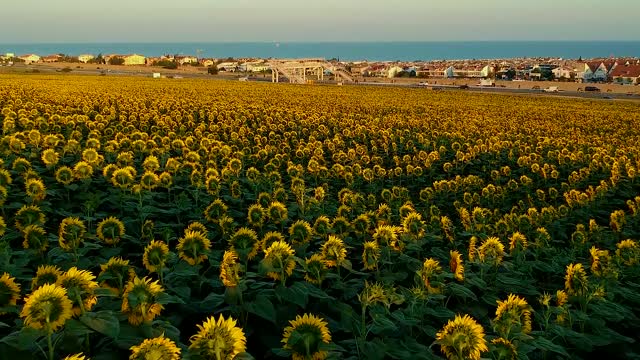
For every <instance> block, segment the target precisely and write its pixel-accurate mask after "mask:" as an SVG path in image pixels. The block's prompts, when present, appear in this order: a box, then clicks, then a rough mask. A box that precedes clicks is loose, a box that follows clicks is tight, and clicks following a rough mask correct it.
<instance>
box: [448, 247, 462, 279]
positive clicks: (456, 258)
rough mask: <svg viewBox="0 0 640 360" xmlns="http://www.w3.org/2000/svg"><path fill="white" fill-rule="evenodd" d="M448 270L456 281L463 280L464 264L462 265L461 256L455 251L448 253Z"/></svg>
mask: <svg viewBox="0 0 640 360" xmlns="http://www.w3.org/2000/svg"><path fill="white" fill-rule="evenodd" d="M449 256H450V260H449V268H450V269H451V272H452V273H453V275H454V276H455V278H456V280H458V281H463V280H464V264H463V263H462V255H461V254H460V253H459V252H458V251H457V250H452V251H449Z"/></svg>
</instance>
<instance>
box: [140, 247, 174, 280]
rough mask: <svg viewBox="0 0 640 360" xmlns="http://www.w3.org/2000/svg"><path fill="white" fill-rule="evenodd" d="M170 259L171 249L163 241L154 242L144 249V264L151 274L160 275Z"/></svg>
mask: <svg viewBox="0 0 640 360" xmlns="http://www.w3.org/2000/svg"><path fill="white" fill-rule="evenodd" d="M168 258H169V247H168V246H167V244H165V243H164V242H162V241H158V240H153V241H151V243H149V245H147V247H146V248H145V249H144V254H143V255H142V264H143V265H144V267H145V268H146V269H147V270H149V272H152V273H154V272H157V273H160V272H161V271H162V268H164V264H165V263H166V262H167V259H168Z"/></svg>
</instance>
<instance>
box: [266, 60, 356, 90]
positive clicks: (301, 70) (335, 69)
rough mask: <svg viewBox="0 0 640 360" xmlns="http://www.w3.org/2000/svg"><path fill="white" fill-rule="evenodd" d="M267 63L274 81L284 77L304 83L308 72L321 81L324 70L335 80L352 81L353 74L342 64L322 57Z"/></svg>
mask: <svg viewBox="0 0 640 360" xmlns="http://www.w3.org/2000/svg"><path fill="white" fill-rule="evenodd" d="M268 64H269V66H270V67H271V81H272V82H276V83H277V82H280V80H281V78H286V79H287V80H288V81H289V82H290V83H293V84H306V83H307V75H308V74H311V75H314V76H315V77H316V78H317V79H318V80H321V81H322V80H324V73H325V71H329V72H331V73H332V74H333V75H334V77H335V79H336V80H341V81H344V82H353V81H354V79H353V76H352V75H351V74H350V73H349V72H348V71H347V69H345V68H344V67H343V66H342V65H339V64H332V63H330V62H329V61H326V60H325V59H322V58H307V59H273V60H270V61H269V62H268Z"/></svg>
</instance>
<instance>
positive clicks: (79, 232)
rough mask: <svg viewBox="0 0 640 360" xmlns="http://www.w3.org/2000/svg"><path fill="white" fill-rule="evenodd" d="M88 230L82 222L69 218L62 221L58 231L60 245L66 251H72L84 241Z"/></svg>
mask: <svg viewBox="0 0 640 360" xmlns="http://www.w3.org/2000/svg"><path fill="white" fill-rule="evenodd" d="M85 232H86V228H85V226H84V223H83V222H82V220H80V219H78V218H73V217H68V218H64V219H62V222H60V228H59V230H58V243H59V244H60V247H61V248H63V249H64V250H66V251H72V250H74V251H75V249H77V248H78V246H80V243H82V242H83V241H84V234H85Z"/></svg>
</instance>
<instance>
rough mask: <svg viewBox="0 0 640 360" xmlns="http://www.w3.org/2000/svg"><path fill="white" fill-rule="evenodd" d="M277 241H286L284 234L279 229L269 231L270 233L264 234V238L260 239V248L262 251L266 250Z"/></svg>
mask: <svg viewBox="0 0 640 360" xmlns="http://www.w3.org/2000/svg"><path fill="white" fill-rule="evenodd" d="M276 241H285V238H284V235H282V234H281V233H279V232H277V231H269V232H268V233H266V234H264V236H263V237H262V240H260V248H261V249H262V251H265V250H267V249H268V248H269V246H271V244H273V243H274V242H276Z"/></svg>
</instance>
